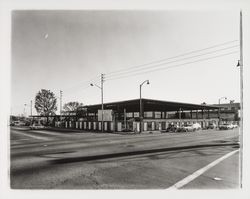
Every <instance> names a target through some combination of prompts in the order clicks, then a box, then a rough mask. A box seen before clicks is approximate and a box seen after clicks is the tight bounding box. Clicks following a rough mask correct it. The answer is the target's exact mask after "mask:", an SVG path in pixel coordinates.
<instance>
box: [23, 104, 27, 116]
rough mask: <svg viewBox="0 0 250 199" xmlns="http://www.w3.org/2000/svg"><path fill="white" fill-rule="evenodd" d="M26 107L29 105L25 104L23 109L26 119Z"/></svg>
mask: <svg viewBox="0 0 250 199" xmlns="http://www.w3.org/2000/svg"><path fill="white" fill-rule="evenodd" d="M26 106H27V104H24V109H23V116H24V117H25V116H26V110H25V109H26Z"/></svg>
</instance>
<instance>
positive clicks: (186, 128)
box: [182, 124, 195, 132]
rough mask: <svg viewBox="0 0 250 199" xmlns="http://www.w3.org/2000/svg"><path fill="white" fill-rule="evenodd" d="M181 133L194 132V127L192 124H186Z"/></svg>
mask: <svg viewBox="0 0 250 199" xmlns="http://www.w3.org/2000/svg"><path fill="white" fill-rule="evenodd" d="M182 131H184V132H192V131H195V128H194V125H193V124H186V125H184V126H183V127H182Z"/></svg>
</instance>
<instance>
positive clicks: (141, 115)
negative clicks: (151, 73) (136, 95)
mask: <svg viewBox="0 0 250 199" xmlns="http://www.w3.org/2000/svg"><path fill="white" fill-rule="evenodd" d="M146 82H147V84H149V80H145V81H144V82H142V83H141V84H140V133H141V132H142V121H143V114H142V99H141V88H142V85H143V84H144V83H146Z"/></svg>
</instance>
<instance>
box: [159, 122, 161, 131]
mask: <svg viewBox="0 0 250 199" xmlns="http://www.w3.org/2000/svg"><path fill="white" fill-rule="evenodd" d="M161 130H162V126H161V123H160V122H159V131H161Z"/></svg>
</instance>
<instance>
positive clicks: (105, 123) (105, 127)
mask: <svg viewBox="0 0 250 199" xmlns="http://www.w3.org/2000/svg"><path fill="white" fill-rule="evenodd" d="M107 130H108V124H107V122H104V131H107Z"/></svg>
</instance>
